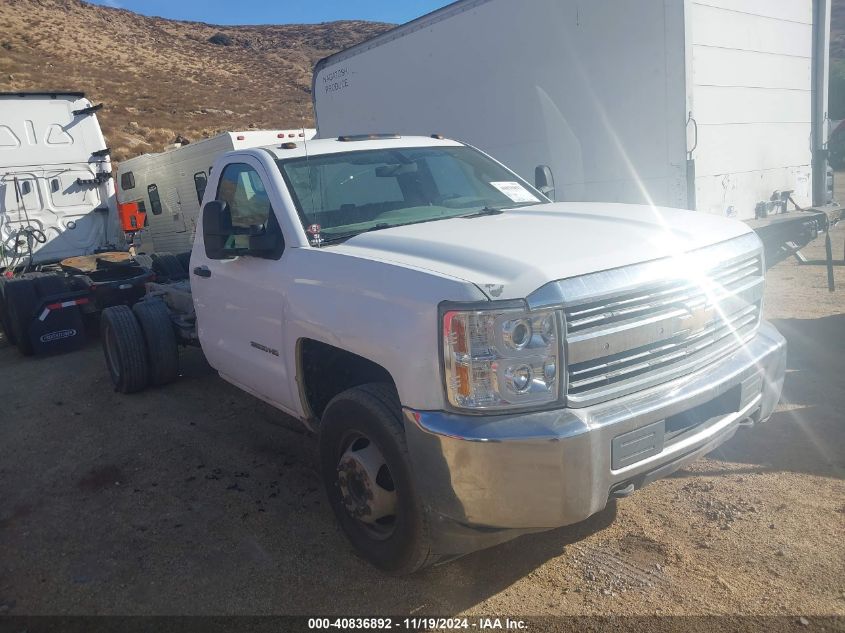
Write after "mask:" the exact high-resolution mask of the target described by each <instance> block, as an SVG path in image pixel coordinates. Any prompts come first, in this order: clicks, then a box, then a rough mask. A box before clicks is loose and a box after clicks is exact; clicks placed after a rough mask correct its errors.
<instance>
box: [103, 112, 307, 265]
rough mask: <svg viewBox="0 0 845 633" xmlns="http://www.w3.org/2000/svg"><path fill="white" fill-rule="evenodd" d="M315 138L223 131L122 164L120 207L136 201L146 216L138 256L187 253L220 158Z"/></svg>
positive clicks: (290, 132) (302, 130) (296, 131)
mask: <svg viewBox="0 0 845 633" xmlns="http://www.w3.org/2000/svg"><path fill="white" fill-rule="evenodd" d="M315 134H316V130H313V129H305V128H299V129H292V130H247V131H242V132H225V133H223V134H219V135H217V136H215V137H212V138H208V139H203V140H201V141H198V142H196V143H189V144H185V145H181V146H176V147H174V148H173V149H170V150H168V151H165V152H162V153H160V154H143V155H141V156H136V157H135V158H130V159H129V160H126V161H123V162H122V163H121V164H120V165H119V167H118V172H117V180H118V186H117V199H118V203H119V204H126V203H133V202H134V203H136V204H137V205H138V209H139V211H141V212H142V213H145V214H146V226H145V227H144V228H143V230H141V231H139V232H138V233H137V234H136V241H135V249H136V251H137V252H138V253H155V252H158V253H161V252H172V253H180V252H184V251H189V250H191V244H192V243H193V240H194V232H195V231H196V223H197V218H198V217H199V213H200V202H202V196H203V193H204V192H205V186H206V183H207V182H208V178H209V176H210V175H211V166H212V165H213V164H214V160H215V159H216V158H217V157H218V156H220V155H222V154H225V153H226V152H231V151H234V150H239V149H246V148H249V147H261V146H262V145H272V144H277V145H278V144H279V143H284V142H285V141H303V140H310V139H312V138H314V135H315Z"/></svg>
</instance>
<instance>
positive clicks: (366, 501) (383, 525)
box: [337, 431, 398, 541]
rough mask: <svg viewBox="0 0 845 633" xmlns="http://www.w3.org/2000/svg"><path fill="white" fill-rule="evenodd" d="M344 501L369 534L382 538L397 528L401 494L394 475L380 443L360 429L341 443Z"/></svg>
mask: <svg viewBox="0 0 845 633" xmlns="http://www.w3.org/2000/svg"><path fill="white" fill-rule="evenodd" d="M337 486H338V490H339V492H340V504H341V506H342V507H343V509H344V511H345V512H346V513H347V515H348V516H349V517H350V518H351V519H353V520H354V521H355V522H356V523H357V524H358V525H359V526H360V527H361V528H362V529H363V530H364V531H365V532H366V534H367V535H368V536H369V537H370V538H372V539H374V540H378V541H383V540H386V539H388V538H390V537H391V536H392V535H393V533H394V532H395V530H396V520H397V511H398V494H397V491H396V484H395V480H394V478H393V474H392V473H391V472H390V467H389V466H388V465H387V460H386V459H385V457H384V454H383V453H382V451H381V449H380V448H379V446H378V445H377V444H376V443H375V442H374V441H373V440H372V439H370V438H369V437H368V436H367V435H366V434H364V433H361V432H359V431H353V432H350V433H348V434H347V435H346V436H345V437H344V439H343V441H342V442H341V451H340V456H339V458H338V461H337Z"/></svg>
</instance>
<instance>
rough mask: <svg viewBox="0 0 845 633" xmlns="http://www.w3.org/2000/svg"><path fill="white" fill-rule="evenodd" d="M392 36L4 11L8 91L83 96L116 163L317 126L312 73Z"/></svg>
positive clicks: (28, 1) (83, 10)
mask: <svg viewBox="0 0 845 633" xmlns="http://www.w3.org/2000/svg"><path fill="white" fill-rule="evenodd" d="M386 28H389V25H387V24H377V23H372V22H358V21H356V22H331V23H325V24H315V25H293V24H291V25H278V26H275V25H273V26H239V27H231V26H214V25H209V24H203V23H199V22H177V21H173V20H163V19H159V18H148V17H144V16H141V15H138V14H135V13H132V12H130V11H125V10H121V9H110V8H105V7H100V6H94V5H90V4H87V3H85V2H81V1H79V0H0V91H16V90H62V89H64V90H81V91H84V92H85V93H86V94H87V95H88V97H89V98H90V99H91V100H92V101H94V102H101V101H102V102H104V103H105V105H106V108H105V109H104V110H103V112H102V113H101V114H100V121H101V123H102V126H103V130H104V132H105V135H106V138H107V141H108V143H109V145H110V147H111V148H112V154H113V156H114V157H115V158H117V159H118V160H120V159H122V158H126V157H129V156H134V155H136V154H141V153H144V152H149V151H158V150H160V149H161V148H162V147H163V146H164V145H167V144H169V143H172V142H173V140H174V139H175V137H176V136H177V135H182V136H185V137H187V138H188V139H197V138H200V137H203V136H209V135H213V134H214V133H216V132H217V131H219V130H231V129H247V128H249V127H257V128H282V127H289V126H290V127H296V126H300V125H311V124H312V123H313V115H312V108H311V69H312V68H313V65H314V62H316V61H317V60H318V59H319V58H321V57H324V56H326V55H328V54H330V53H332V52H334V51H337V50H340V49H342V48H346V47H348V46H351V45H352V44H355V43H356V42H359V41H361V40H364V39H367V38H369V37H371V36H373V35H376V34H378V33H380V32H381V31H383V30H385V29H386Z"/></svg>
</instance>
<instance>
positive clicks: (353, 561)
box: [0, 226, 845, 618]
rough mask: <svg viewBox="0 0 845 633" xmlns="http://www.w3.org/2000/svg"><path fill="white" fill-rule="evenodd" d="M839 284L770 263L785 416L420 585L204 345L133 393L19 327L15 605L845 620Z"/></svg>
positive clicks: (5, 472) (819, 247)
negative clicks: (585, 516)
mask: <svg viewBox="0 0 845 633" xmlns="http://www.w3.org/2000/svg"><path fill="white" fill-rule="evenodd" d="M833 237H834V248H835V252H836V254H837V256H839V257H841V256H842V252H843V242H845V226H841V227H840V228H839V229H837V230H835V231H834V232H833ZM823 252H824V250H823V241H822V240H821V239H819V240H817V241H816V242H815V243H814V244H812V245H811V246H810V247H808V248H807V249H806V250H805V254H806V255H807V257H808V258H809V259H821V258H822V255H823ZM836 282H837V286H838V288H839V290H838V291H837V292H836V293H834V294H831V293H829V292H828V291H827V287H826V275H825V269H824V267H821V266H799V265H797V264H796V263H795V262H794V260H792V259H790V260H788V261H784V262H782V263H780V264H778V265H777V266H776V267H775V268H773V269H772V270H771V271H770V273H769V277H768V286H767V293H766V303H765V310H766V314H767V316H768V318H769V319H771V320H772V321H773V322H774V323H775V325H776V326H777V327H778V328H779V329H780V331H781V332H783V334H784V335H785V336H786V337H787V339H788V341H789V368H788V376H787V381H786V387H785V393H784V397H783V400H782V402H781V404H780V406H779V408H778V410H777V412H776V414H775V415H774V417H773V418H772V420H771V422H769V423H768V424H767V425H765V426H761V427H758V428H756V429H753V430H750V431H741V432H740V433H739V434H738V435H737V436H735V437H734V438H733V439H732V440H731V441H730V442H729V443H727V444H725V445H723V446H722V447H721V448H720V449H719V450H717V451H715V452H714V453H712V454H711V455H709V456H708V457H707V458H706V459H702V460H700V461H698V462H696V463H695V464H693V465H692V466H690V467H689V468H686V469H684V470H682V471H680V472H678V473H677V474H675V475H674V476H672V477H670V478H668V479H665V480H662V481H658V482H656V483H654V484H652V485H651V486H649V487H647V488H645V489H643V490H641V491H639V492H637V493H636V494H635V495H633V496H632V497H630V498H628V499H625V500H623V501H619V502H618V503H617V504H616V505H615V506H613V507H610V508H608V509H607V510H606V511H605V512H603V513H601V514H599V515H597V516H595V517H593V519H591V520H589V521H587V522H586V523H584V524H581V525H577V526H573V527H569V528H564V529H559V530H555V531H552V532H547V533H544V534H539V535H532V536H526V537H522V538H520V539H518V540H515V541H512V542H510V543H507V544H505V545H502V546H499V547H497V548H494V549H490V550H486V551H482V552H478V553H475V554H472V555H470V556H466V557H464V558H462V559H460V560H458V561H455V562H452V563H450V564H447V565H443V566H440V567H436V568H433V569H429V570H427V571H424V572H422V573H419V574H417V575H415V576H412V577H409V578H404V579H395V578H389V577H385V576H383V575H381V574H380V573H379V572H377V571H375V570H374V569H373V568H371V567H369V566H368V565H367V564H365V563H363V562H362V561H361V560H359V559H358V558H357V557H356V556H355V555H354V554H353V553H352V551H351V550H350V548H349V546H348V545H347V543H346V541H345V540H344V537H343V536H342V534H341V533H340V531H339V529H338V527H337V525H336V524H335V521H334V519H333V516H332V514H331V511H330V509H329V507H328V505H327V503H326V501H325V498H324V493H323V490H322V487H321V483H320V480H319V476H318V474H317V464H316V447H315V442H314V441H313V439H312V438H311V437H310V436H308V435H307V434H306V433H304V432H303V431H302V430H301V429H300V428H299V426H298V423H297V422H296V421H293V420H291V419H289V418H286V417H285V416H284V415H282V414H280V413H278V412H276V411H275V410H273V409H271V408H270V407H268V406H266V405H264V404H263V403H261V402H259V401H257V400H255V399H253V398H251V397H250V396H247V395H244V394H243V393H241V392H239V391H238V390H236V389H235V388H234V387H231V386H229V385H227V384H226V383H224V382H223V381H222V380H220V379H219V378H217V377H216V375H215V374H214V372H213V371H212V370H211V369H210V368H209V367H208V365H206V363H205V362H204V360H203V358H202V355H201V354H200V353H199V352H198V351H196V350H192V351H189V352H188V353H185V354H184V355H183V374H184V375H183V377H182V379H181V380H180V381H179V382H178V383H177V384H174V385H171V386H168V387H165V388H161V389H151V390H149V391H147V392H144V393H142V394H138V395H135V396H121V395H119V394H116V393H114V392H113V391H112V389H111V386H110V384H109V380H108V377H107V375H106V370H105V367H104V364H103V360H102V356H101V352H100V348H99V344H98V343H97V342H96V341H94V342H92V343H91V344H90V345H89V346H88V347H87V348H86V349H85V350H83V351H82V352H79V353H75V354H71V355H66V356H61V357H56V358H36V359H22V358H21V357H20V356H19V355H18V354H17V351H16V350H14V349H13V348H11V347H9V346H8V345H6V344H5V343H4V342H0V407H2V416H0V610H2V611H3V612H8V613H11V614H19V615H24V614H315V613H319V614H337V615H352V614H361V615H372V614H376V613H384V614H394V615H399V614H413V615H423V614H440V615H448V614H459V613H467V614H488V615H489V614H501V615H518V614H521V615H530V614H535V615H536V614H590V615H593V614H602V615H608V614H652V615H653V614H790V615H793V616H797V615H802V616H806V617H808V618H812V616H814V615H815V616H818V615H834V614H838V615H845V529H843V528H845V481H843V477H845V426H843V418H844V417H845V413H843V411H845V378H843V376H845V267H843V266H838V267H837V268H836Z"/></svg>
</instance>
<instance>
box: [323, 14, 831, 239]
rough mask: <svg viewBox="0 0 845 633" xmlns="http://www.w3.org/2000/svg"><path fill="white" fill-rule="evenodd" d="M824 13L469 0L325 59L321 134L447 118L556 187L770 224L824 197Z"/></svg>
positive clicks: (525, 173) (569, 194) (419, 126)
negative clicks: (771, 218)
mask: <svg viewBox="0 0 845 633" xmlns="http://www.w3.org/2000/svg"><path fill="white" fill-rule="evenodd" d="M829 25H830V0H765V1H762V0H638V1H637V2H617V1H614V0H589V1H585V0H530V1H529V2H511V1H510V0H460V1H458V2H454V3H453V4H450V5H448V6H446V7H444V8H442V9H440V10H438V11H435V12H433V13H431V14H429V15H426V16H423V17H421V18H419V19H416V20H413V21H411V22H409V23H407V24H404V25H402V26H399V27H397V28H395V29H393V30H390V31H387V32H385V33H382V34H380V35H378V36H376V37H374V38H372V39H370V40H367V41H364V42H362V43H360V44H358V45H356V46H353V47H351V48H349V49H347V50H344V51H341V52H339V53H336V54H334V55H332V56H330V57H327V58H326V59H323V60H321V61H320V62H319V63H318V64H317V66H316V68H315V70H314V77H313V99H314V108H315V112H316V117H317V130H318V135H319V136H321V137H334V136H337V135H339V134H364V133H368V132H372V131H382V132H383V131H391V132H397V133H401V134H430V133H434V132H437V133H441V134H445V135H446V136H448V137H452V138H459V139H462V140H464V141H466V142H467V143H470V144H472V145H474V146H476V147H478V148H480V149H482V150H484V151H486V152H488V153H490V154H491V155H493V156H495V157H496V158H498V159H500V160H502V161H504V162H505V163H507V164H508V165H509V166H511V167H512V168H513V169H514V170H515V171H516V172H517V173H518V174H520V175H521V176H522V177H523V178H525V179H527V180H529V181H532V182H535V177H536V175H539V176H540V177H541V178H542V181H541V182H542V184H543V186H547V187H549V190H548V193H552V192H553V193H554V198H555V199H556V200H559V201H570V200H573V201H579V200H580V201H600V202H624V203H636V204H646V205H652V204H653V205H658V206H659V205H665V206H670V207H675V208H686V209H696V210H698V211H701V212H704V213H708V214H713V215H717V216H720V217H728V218H738V219H741V220H749V221H754V220H755V219H756V220H757V221H758V223H759V221H760V219H761V218H765V217H767V216H771V215H773V214H780V213H782V212H785V211H787V210H793V209H794V208H795V207H801V208H807V207H812V206H814V205H823V204H825V202H827V199H826V191H827V187H826V174H827V172H826V162H825V156H826V151H825V147H826V145H825V143H826V132H825V128H826V121H827V91H828V90H827V77H828V43H829ZM541 166H547V167H548V169H547V168H545V167H541ZM538 168H539V169H538ZM552 185H553V187H552ZM795 215H796V216H797V217H807V216H800V215H799V214H795ZM758 226H759V224H758ZM798 229H799V232H800V227H798Z"/></svg>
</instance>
